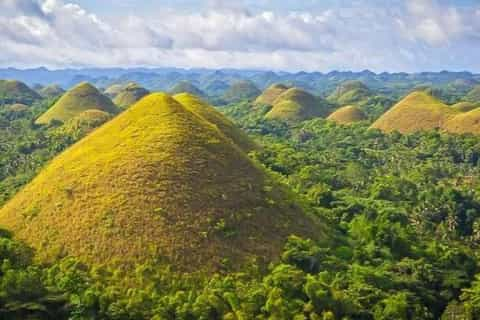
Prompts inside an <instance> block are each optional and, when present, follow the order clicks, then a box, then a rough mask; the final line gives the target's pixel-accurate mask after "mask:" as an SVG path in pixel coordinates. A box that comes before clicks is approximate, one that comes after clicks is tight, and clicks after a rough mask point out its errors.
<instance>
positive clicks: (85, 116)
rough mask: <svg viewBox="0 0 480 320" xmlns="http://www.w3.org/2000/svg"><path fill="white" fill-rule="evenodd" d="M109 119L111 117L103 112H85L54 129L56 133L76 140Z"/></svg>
mask: <svg viewBox="0 0 480 320" xmlns="http://www.w3.org/2000/svg"><path fill="white" fill-rule="evenodd" d="M110 119H112V115H111V114H110V113H107V112H105V111H100V110H87V111H84V112H82V113H80V114H79V115H78V116H76V117H74V118H72V119H70V120H68V121H67V122H66V123H65V124H64V125H63V126H61V127H59V128H58V129H56V133H57V134H60V135H67V136H70V137H72V138H73V139H74V140H78V139H79V138H81V137H84V136H86V135H87V134H88V133H90V132H92V131H93V130H95V129H96V128H98V127H100V126H101V125H102V124H104V123H105V122H107V121H109V120H110Z"/></svg>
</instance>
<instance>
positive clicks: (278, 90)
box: [255, 84, 289, 106]
mask: <svg viewBox="0 0 480 320" xmlns="http://www.w3.org/2000/svg"><path fill="white" fill-rule="evenodd" d="M288 89H289V87H287V86H285V85H283V84H274V85H271V86H270V87H269V88H267V89H266V90H265V91H264V92H263V93H262V94H261V95H260V96H258V98H257V99H256V100H255V104H258V105H267V106H272V105H273V104H274V102H275V100H276V99H277V98H278V97H279V96H280V95H281V94H282V93H284V92H285V91H287V90H288Z"/></svg>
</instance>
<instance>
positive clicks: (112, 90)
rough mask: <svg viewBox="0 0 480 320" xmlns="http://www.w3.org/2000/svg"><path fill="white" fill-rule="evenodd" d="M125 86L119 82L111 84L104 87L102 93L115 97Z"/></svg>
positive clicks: (111, 97)
mask: <svg viewBox="0 0 480 320" xmlns="http://www.w3.org/2000/svg"><path fill="white" fill-rule="evenodd" d="M125 86H126V84H120V83H115V84H112V85H111V86H110V87H108V88H107V89H105V91H103V94H104V95H106V96H107V97H109V98H110V99H115V97H116V96H117V94H119V93H120V92H121V91H122V90H123V89H124V88H125Z"/></svg>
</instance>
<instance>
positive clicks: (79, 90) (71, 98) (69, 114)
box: [36, 82, 119, 124]
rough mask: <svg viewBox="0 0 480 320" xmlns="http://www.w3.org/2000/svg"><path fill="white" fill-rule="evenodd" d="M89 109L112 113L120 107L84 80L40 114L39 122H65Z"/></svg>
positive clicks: (116, 111)
mask: <svg viewBox="0 0 480 320" xmlns="http://www.w3.org/2000/svg"><path fill="white" fill-rule="evenodd" d="M87 110H100V111H105V112H108V113H111V114H115V113H118V111H119V109H118V108H117V107H116V106H115V105H114V104H113V102H112V101H111V100H110V99H109V98H107V97H106V96H104V95H103V94H101V93H100V92H99V91H98V90H97V89H96V88H95V87H94V86H92V85H91V84H89V83H86V82H83V83H81V84H79V85H77V86H76V87H74V88H73V89H71V90H69V91H67V93H65V94H64V95H63V96H62V97H61V98H60V99H59V100H58V101H57V102H56V103H55V104H54V105H53V106H52V107H51V108H50V109H49V110H47V112H45V113H44V114H43V115H42V116H40V117H39V118H38V119H37V121H36V123H37V124H48V123H50V122H51V121H52V120H55V121H60V122H63V123H65V122H66V121H68V120H70V119H72V118H74V117H75V116H77V115H79V114H80V113H82V112H84V111H87Z"/></svg>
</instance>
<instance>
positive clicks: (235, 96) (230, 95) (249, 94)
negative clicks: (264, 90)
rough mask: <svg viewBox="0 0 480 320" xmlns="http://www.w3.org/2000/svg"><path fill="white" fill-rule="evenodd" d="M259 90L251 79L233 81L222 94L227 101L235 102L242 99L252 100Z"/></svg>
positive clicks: (259, 92)
mask: <svg viewBox="0 0 480 320" xmlns="http://www.w3.org/2000/svg"><path fill="white" fill-rule="evenodd" d="M260 94H261V91H260V90H259V89H258V88H257V87H256V86H255V84H254V83H253V82H251V81H245V80H243V81H235V82H234V83H232V85H231V86H230V87H229V88H228V90H227V91H226V92H225V94H224V95H223V100H225V101H226V102H227V103H237V102H241V101H243V100H254V99H255V98H257V97H258V96H259V95H260Z"/></svg>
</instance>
